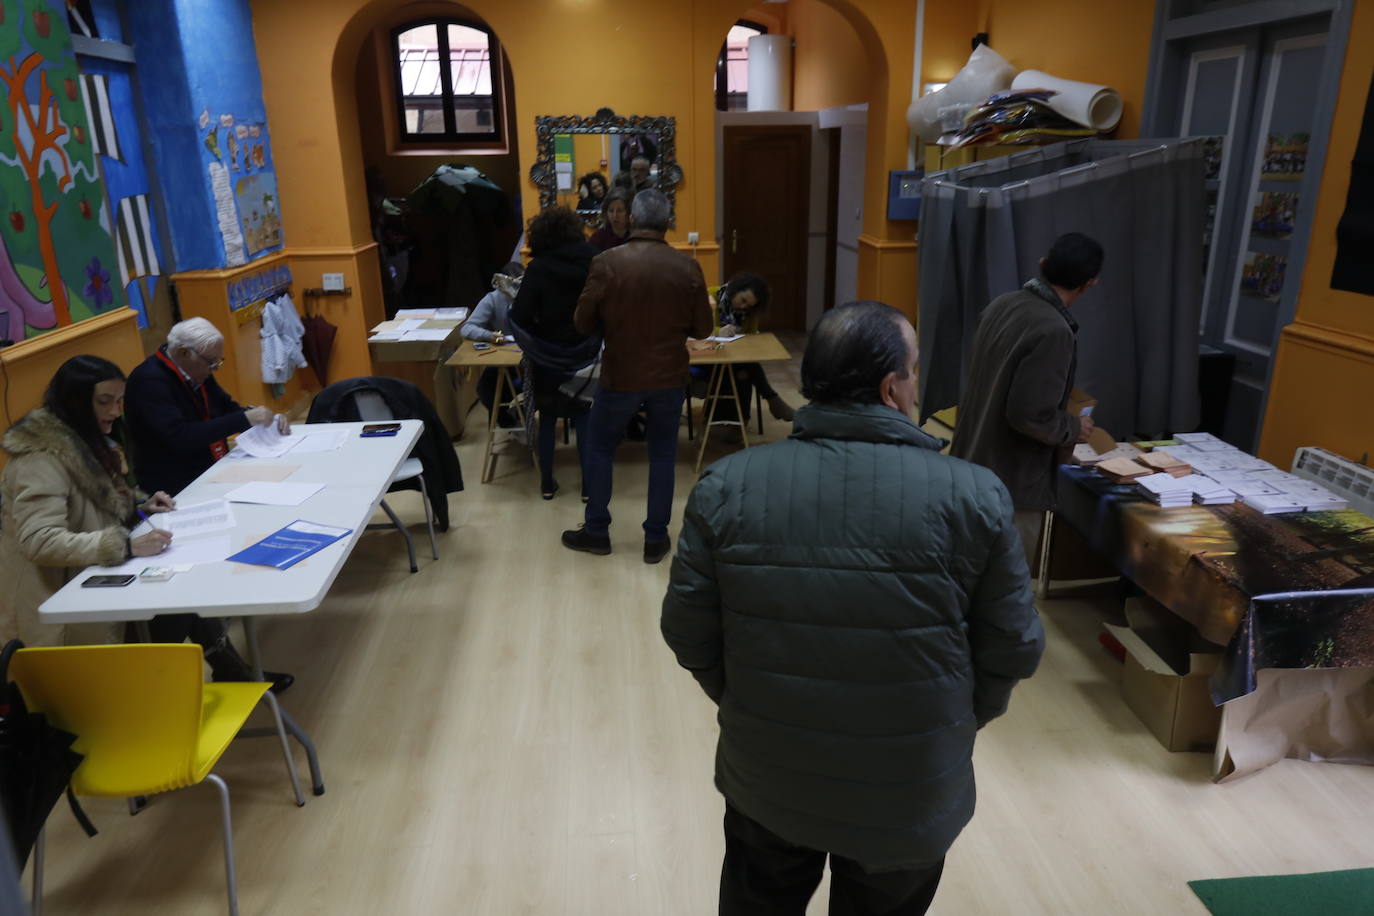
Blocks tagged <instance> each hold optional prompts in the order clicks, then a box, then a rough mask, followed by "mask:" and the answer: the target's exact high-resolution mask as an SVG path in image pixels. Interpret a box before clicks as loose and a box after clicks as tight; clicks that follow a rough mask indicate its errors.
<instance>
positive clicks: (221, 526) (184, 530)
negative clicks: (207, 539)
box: [148, 499, 234, 566]
mask: <svg viewBox="0 0 1374 916" xmlns="http://www.w3.org/2000/svg"><path fill="white" fill-rule="evenodd" d="M148 523H149V524H151V525H152V526H153V527H155V528H161V529H162V530H163V531H170V532H171V533H172V535H173V537H177V538H189V537H195V536H196V535H200V534H211V533H213V532H215V531H228V530H229V529H230V528H233V527H234V510H233V508H232V507H231V506H230V505H229V503H228V502H226V501H225V500H222V499H212V500H210V501H208V502H203V503H196V504H194V505H191V506H178V507H177V508H175V509H173V510H172V511H171V512H159V513H157V514H154V515H150V516H148ZM220 559H221V560H222V559H224V557H220ZM158 565H159V566H166V565H168V564H166V563H159V564H158Z"/></svg>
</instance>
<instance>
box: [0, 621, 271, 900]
mask: <svg viewBox="0 0 1374 916" xmlns="http://www.w3.org/2000/svg"><path fill="white" fill-rule="evenodd" d="M201 659H202V656H201V648H200V646H198V645H195V644H194V643H181V644H172V643H154V644H137V643H133V644H128V645H115V646H66V647H56V648H35V649H21V650H20V651H18V652H16V653H15V654H14V657H13V659H11V661H10V667H9V674H10V678H11V679H12V680H13V681H14V682H15V683H16V684H18V685H19V689H20V690H21V691H22V692H23V694H24V702H25V703H27V704H28V706H29V709H30V710H31V711H33V712H41V713H44V714H45V715H47V717H48V720H49V721H50V722H51V723H52V724H53V725H55V726H56V727H58V728H60V729H62V730H63V731H68V732H71V733H72V734H74V735H76V736H77V738H76V743H75V744H73V745H72V749H73V750H75V751H76V752H77V753H80V754H83V755H85V758H86V759H85V760H83V761H82V762H81V764H80V766H78V767H77V768H76V772H75V773H74V774H72V789H73V791H74V792H75V793H76V794H77V795H93V796H102V797H108V798H132V797H133V796H137V795H151V794H153V793H154V792H168V791H171V790H172V789H180V788H183V787H185V786H193V785H195V784H196V783H199V782H201V781H202V780H208V781H209V782H211V783H214V785H215V788H217V789H218V790H219V796H220V813H221V815H222V817H223V821H224V872H225V878H226V880H227V882H228V885H229V912H230V914H237V913H238V892H237V889H236V881H235V877H234V837H233V832H232V829H231V826H230V820H229V787H228V786H226V785H225V783H224V780H223V779H220V778H219V777H218V776H216V775H215V774H214V773H211V772H210V770H211V768H213V767H214V765H215V764H216V763H217V762H218V761H219V758H220V755H222V754H223V753H224V751H225V748H227V747H228V746H229V742H230V741H232V740H234V736H235V735H237V734H238V732H239V729H240V728H242V727H243V723H244V722H245V721H246V720H247V719H248V715H249V713H251V712H252V711H253V707H255V706H256V705H257V704H258V701H259V700H260V699H262V697H263V695H264V694H265V693H266V692H267V689H268V687H270V686H271V685H270V684H265V683H256V682H252V683H217V684H206V683H204V682H203V669H202V667H201V666H202V661H201ZM42 898H43V834H42V833H40V834H39V835H38V843H37V845H36V847H35V850H34V865H33V914H34V916H39V914H40V913H41V912H42Z"/></svg>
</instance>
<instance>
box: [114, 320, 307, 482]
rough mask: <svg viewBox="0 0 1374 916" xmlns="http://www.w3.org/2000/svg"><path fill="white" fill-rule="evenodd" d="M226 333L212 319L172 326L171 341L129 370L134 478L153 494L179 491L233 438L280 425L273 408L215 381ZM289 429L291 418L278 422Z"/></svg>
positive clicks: (222, 453)
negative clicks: (245, 400) (238, 397)
mask: <svg viewBox="0 0 1374 916" xmlns="http://www.w3.org/2000/svg"><path fill="white" fill-rule="evenodd" d="M223 363H224V335H223V334H221V333H220V332H219V330H218V329H217V328H216V327H215V326H214V325H213V324H211V323H210V322H209V321H206V320H205V319H204V318H189V319H187V320H186V321H182V322H179V323H178V324H174V325H172V330H171V331H169V332H168V334H167V343H165V344H164V345H163V346H161V347H159V348H158V350H157V352H156V353H154V354H153V355H152V356H150V357H148V358H147V359H145V360H144V361H143V362H142V363H141V364H140V365H139V366H138V368H136V369H134V371H133V372H130V373H129V384H128V388H127V390H126V391H125V395H124V403H125V417H126V419H127V421H128V426H129V430H130V433H131V435H132V440H133V441H132V442H130V443H129V445H130V446H131V450H132V452H133V465H134V476H135V477H137V478H138V483H139V486H142V487H152V488H153V489H152V490H149V491H148V492H150V493H152V492H156V491H157V490H165V491H166V492H168V493H173V494H175V493H179V492H181V491H182V490H183V489H185V487H186V485H187V484H189V483H190V482H191V481H193V480H195V479H196V478H197V477H199V476H200V475H201V474H202V473H204V471H205V470H206V468H208V467H210V465H212V464H214V463H215V462H216V461H218V460H219V459H220V458H222V457H224V456H225V455H226V454H228V452H229V445H228V443H227V442H226V441H225V440H226V439H227V438H228V437H229V436H232V435H234V434H235V433H241V432H243V431H244V430H245V429H247V428H248V427H250V426H261V425H263V424H266V423H271V422H273V414H272V410H271V409H270V408H267V407H241V406H239V404H238V403H237V402H235V400H234V399H233V398H231V397H230V396H229V393H228V392H226V391H225V390H224V389H223V388H221V387H220V386H219V383H218V382H216V381H215V376H214V371H215V370H216V369H218V368H219V367H220V366H221V365H223ZM275 422H276V423H277V425H278V428H279V429H280V430H281V431H282V432H283V433H286V432H289V431H290V426H289V424H288V423H287V422H286V418H285V417H277V418H276V421H275Z"/></svg>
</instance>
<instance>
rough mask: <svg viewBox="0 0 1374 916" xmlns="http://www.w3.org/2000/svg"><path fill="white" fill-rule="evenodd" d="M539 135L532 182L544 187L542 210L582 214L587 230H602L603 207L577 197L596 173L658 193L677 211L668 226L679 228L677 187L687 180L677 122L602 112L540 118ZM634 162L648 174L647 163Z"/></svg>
mask: <svg viewBox="0 0 1374 916" xmlns="http://www.w3.org/2000/svg"><path fill="white" fill-rule="evenodd" d="M534 134H535V143H536V148H535V159H534V165H532V166H530V181H532V182H534V183H535V185H537V186H538V187H539V207H540V209H543V208H545V207H553V206H557V205H558V204H562V205H564V206H567V207H571V208H573V209H575V210H577V211H578V213H579V214H580V215H581V216H582V219H583V221H585V222H586V223H587V225H589V226H599V225H601V207H600V204H599V202H597V201H594V200H588V198H587V197H586V196H584V195H579V193H578V192H579V181H580V180H581V179H582V178H583V176H585V175H587V174H588V173H593V172H596V173H600V174H601V175H602V176H603V177H604V180H605V182H606V184H607V187H611V186H614V185H615V184H616V182H617V180H618V181H620V182H621V183H622V184H623V185H626V186H633V187H634V189H635V190H642V189H643V188H644V187H656V188H658V189H659V190H660V191H662V192H663V193H664V194H666V195H667V196H668V203H669V204H671V205H672V208H673V210H672V216H671V217H670V218H669V221H668V225H670V226H673V225H676V224H677V186H678V184H679V183H681V181H682V169H681V168H680V167H679V166H678V164H677V120H676V119H675V118H649V117H643V116H641V115H630V116H629V117H628V118H622V117H620V116H619V115H617V114H616V113H615V112H614V111H611V109H609V108H602V109H600V110H598V111H597V113H596V114H594V115H592V116H591V117H586V118H584V117H582V116H580V115H570V116H566V117H554V116H550V115H544V116H540V117H537V118H535V119H534ZM635 159H644V160H647V164H648V170H647V175H646V174H645V171H644V165H645V163H638V164H636V163H634V160H635ZM603 162H604V163H606V165H605V166H602V163H603ZM587 184H592V182H587Z"/></svg>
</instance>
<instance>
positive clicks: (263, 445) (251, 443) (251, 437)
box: [236, 421, 300, 458]
mask: <svg viewBox="0 0 1374 916" xmlns="http://www.w3.org/2000/svg"><path fill="white" fill-rule="evenodd" d="M236 441H237V447H238V448H241V449H243V451H245V452H247V453H248V454H249V455H251V456H253V457H254V458H280V457H281V456H282V455H285V454H286V453H287V452H289V451H290V450H291V449H292V448H293V447H294V446H295V445H296V443H298V442H299V441H300V437H299V436H283V435H282V434H281V433H279V432H277V424H276V422H275V421H274V422H271V423H266V424H263V425H262V426H254V427H252V428H251V429H246V430H244V431H243V432H241V433H239V437H238V439H237V440H236Z"/></svg>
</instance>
